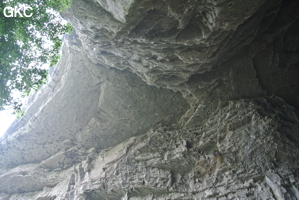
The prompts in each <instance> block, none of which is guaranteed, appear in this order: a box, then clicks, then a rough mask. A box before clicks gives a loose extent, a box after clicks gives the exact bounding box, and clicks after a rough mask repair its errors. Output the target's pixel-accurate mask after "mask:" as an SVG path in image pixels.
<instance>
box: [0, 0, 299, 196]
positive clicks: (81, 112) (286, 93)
mask: <svg viewBox="0 0 299 200" xmlns="http://www.w3.org/2000/svg"><path fill="white" fill-rule="evenodd" d="M298 9H299V2H298V1H297V0H256V1H249V0H233V1H231V0H200V1H199V0H188V1H182V0H163V1H157V0H123V1H116V0H73V3H72V6H71V8H69V9H68V10H67V11H66V12H65V13H64V14H63V16H64V17H65V18H66V19H67V20H68V21H70V22H71V23H72V24H73V26H74V27H75V30H76V33H75V32H74V33H73V34H72V35H69V36H66V37H65V41H64V46H63V48H62V59H61V60H60V62H59V64H58V65H57V66H56V67H55V68H53V69H51V73H50V74H51V78H50V80H49V82H48V83H47V85H45V86H43V87H42V88H41V89H40V90H39V91H38V92H37V93H35V94H34V95H32V96H31V97H30V99H29V101H28V104H27V107H26V114H25V116H24V117H23V118H22V119H21V120H19V121H17V122H15V123H14V125H13V126H11V127H10V129H9V131H8V132H7V133H6V134H5V135H4V136H3V137H2V138H0V199H4V200H21V199H22V200H27V199H28V200H29V199H30V200H31V199H34V200H54V199H55V200H98V199H105V200H108V199H109V200H110V199H111V200H115V199H121V200H154V199H155V200H157V199H161V200H162V199H163V200H165V199H173V200H174V199H176V200H180V199H186V200H187V199H188V200H190V199H196V200H197V199H211V200H212V199H215V200H216V199H217V200H226V199H252V200H253V199H287V200H296V199H299V185H298V183H299V167H298V166H299V163H298V162H299V161H298V155H299V117H298V116H299V110H298V109H299V82H298V77H299V70H298V69H299V68H298V67H299V48H298V47H299V35H298V33H299V12H298Z"/></svg>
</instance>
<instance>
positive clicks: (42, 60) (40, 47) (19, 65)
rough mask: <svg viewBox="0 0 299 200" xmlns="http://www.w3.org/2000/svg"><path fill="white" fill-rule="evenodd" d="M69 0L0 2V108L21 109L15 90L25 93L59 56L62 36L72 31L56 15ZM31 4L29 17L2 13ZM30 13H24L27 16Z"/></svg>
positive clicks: (34, 87)
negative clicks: (7, 9)
mask: <svg viewBox="0 0 299 200" xmlns="http://www.w3.org/2000/svg"><path fill="white" fill-rule="evenodd" d="M70 4H71V0H6V1H2V2H0V110H3V109H4V108H5V107H7V106H8V107H11V108H13V109H14V110H15V111H16V113H22V112H21V110H20V107H21V103H20V99H16V98H14V97H13V95H12V93H13V92H14V91H17V92H19V93H21V94H23V95H24V94H26V95H28V94H29V92H30V91H31V90H32V89H37V88H39V86H40V85H41V84H42V83H44V82H45V81H46V78H47V69H46V68H45V66H53V65H55V64H56V63H57V61H58V59H59V56H58V55H59V53H58V51H59V48H60V46H61V36H62V35H63V34H64V33H67V32H71V30H72V27H71V25H70V24H62V23H61V22H62V18H61V17H60V15H59V14H58V13H59V12H62V11H63V10H64V9H66V8H67V7H68V6H69V5H70ZM8 6H10V7H18V8H19V7H24V6H27V7H31V8H32V10H27V12H30V13H32V14H33V15H32V16H31V17H25V16H23V17H20V16H16V17H10V18H7V17H5V15H4V8H5V7H8ZM28 14H29V13H27V15H28Z"/></svg>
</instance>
